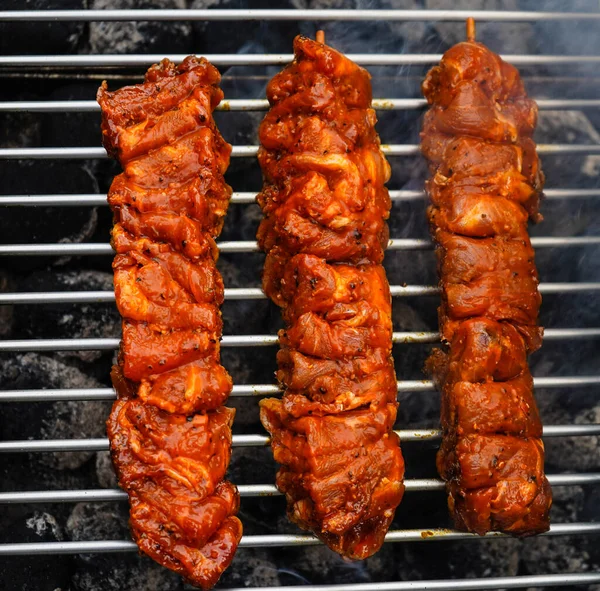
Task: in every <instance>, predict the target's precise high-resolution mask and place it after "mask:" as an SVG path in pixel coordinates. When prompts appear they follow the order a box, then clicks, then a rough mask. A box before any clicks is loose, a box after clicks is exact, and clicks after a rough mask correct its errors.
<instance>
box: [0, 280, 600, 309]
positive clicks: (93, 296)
mask: <svg viewBox="0 0 600 591" xmlns="http://www.w3.org/2000/svg"><path fill="white" fill-rule="evenodd" d="M539 290H540V293H541V294H558V293H581V292H586V291H600V282H596V283H593V282H588V283H583V282H580V283H540V285H539ZM439 291H440V289H439V287H437V286H436V285H390V293H391V295H392V297H413V296H429V295H437V294H438V293H439ZM225 299H226V300H264V299H266V296H265V294H264V292H263V290H262V289H261V288H260V287H233V288H226V289H225ZM114 301H115V293H114V292H113V291H39V292H37V291H36V292H14V293H0V305H3V304H11V305H16V304H83V303H85V304H87V303H110V302H114Z"/></svg>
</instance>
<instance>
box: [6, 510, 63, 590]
mask: <svg viewBox="0 0 600 591" xmlns="http://www.w3.org/2000/svg"><path fill="white" fill-rule="evenodd" d="M5 513H7V514H6V515H3V516H2V517H0V524H1V525H2V534H3V540H2V541H3V542H4V543H11V542H13V541H15V540H18V541H20V542H30V543H39V542H60V541H63V540H64V539H65V536H64V531H63V528H62V527H61V525H60V523H59V520H57V518H56V517H55V515H53V514H52V513H48V512H46V511H31V512H29V511H24V512H21V513H20V514H18V516H17V517H14V516H12V515H8V513H9V512H5ZM69 566H70V559H69V558H68V557H67V558H66V559H64V560H59V561H57V560H56V558H55V557H53V556H36V558H35V560H32V557H31V556H12V557H11V558H10V560H7V559H4V560H2V561H0V588H2V589H6V591H40V590H41V589H44V590H45V589H57V588H63V589H68V585H69V579H70V575H69ZM8 581H11V584H12V587H8V586H2V583H4V584H8V583H7V582H8ZM42 585H43V586H42Z"/></svg>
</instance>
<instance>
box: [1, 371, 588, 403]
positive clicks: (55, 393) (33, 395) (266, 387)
mask: <svg viewBox="0 0 600 591" xmlns="http://www.w3.org/2000/svg"><path fill="white" fill-rule="evenodd" d="M533 383H534V385H535V387H536V388H584V387H589V386H598V385H600V376H564V377H563V376H556V377H545V378H533ZM397 386H398V392H435V386H434V385H433V382H432V381H431V380H402V381H399V382H397ZM280 392H281V389H280V388H279V387H278V386H276V385H273V384H250V385H236V386H233V390H232V392H231V396H232V397H234V398H242V397H253V396H272V395H276V394H279V393H280ZM115 399H116V394H115V391H114V390H113V389H112V388H68V389H56V390H4V391H0V402H53V401H57V400H115Z"/></svg>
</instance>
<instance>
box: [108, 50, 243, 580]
mask: <svg viewBox="0 0 600 591" xmlns="http://www.w3.org/2000/svg"><path fill="white" fill-rule="evenodd" d="M219 81H220V75H219V73H218V71H217V70H216V68H214V67H213V66H212V65H211V64H209V63H208V62H207V61H206V60H205V59H197V58H195V57H188V58H186V59H185V60H184V61H183V63H182V64H181V65H179V66H175V65H174V64H173V63H171V62H169V61H168V60H163V61H162V62H161V63H160V64H158V65H155V66H152V67H151V68H150V69H149V70H148V73H147V74H146V79H145V82H144V83H143V84H138V85H136V86H130V87H125V88H121V89H120V90H117V91H115V92H109V91H108V90H107V89H106V83H104V84H103V85H102V87H101V88H100V90H99V91H98V102H99V103H100V106H101V108H102V136H103V142H104V146H105V147H106V150H107V151H108V153H109V154H110V155H111V156H113V157H114V158H116V159H117V160H118V161H119V162H120V164H121V166H122V167H123V173H121V174H120V175H119V176H117V177H116V178H115V179H114V181H113V183H112V186H111V188H110V191H109V193H108V202H109V204H110V206H111V209H112V211H113V213H114V218H115V225H114V228H113V230H112V245H113V247H114V249H115V251H116V253H117V254H116V256H115V259H114V262H113V269H114V280H115V294H116V301H117V307H118V309H119V312H120V314H121V316H122V317H123V339H122V342H121V349H120V352H119V357H118V363H117V365H115V366H114V368H113V371H112V380H113V384H114V387H115V389H116V391H117V396H118V399H117V401H116V402H115V404H114V406H113V409H112V412H111V415H110V418H109V420H108V423H107V429H108V436H109V439H110V448H111V454H112V459H113V463H114V465H115V468H116V471H117V474H118V477H119V483H120V485H121V487H122V488H123V489H125V491H127V494H128V495H129V502H130V505H131V513H130V525H131V530H132V534H133V537H134V539H135V541H136V543H137V544H138V546H139V548H140V550H141V551H142V552H144V553H145V554H148V555H149V556H150V557H152V558H153V559H154V560H156V561H157V562H158V563H160V564H162V565H163V566H166V567H167V568H170V569H171V570H174V571H176V572H178V573H180V574H181V575H183V576H184V577H185V578H186V579H187V580H188V581H189V582H190V583H192V584H194V585H197V586H200V587H202V588H203V589H208V588H210V587H212V586H213V585H214V584H215V583H216V582H217V580H218V579H219V577H220V575H221V573H222V572H223V571H224V570H225V568H227V566H228V565H229V563H230V562H231V560H232V558H233V555H234V553H235V550H236V548H237V545H238V543H239V541H240V539H241V535H242V526H241V523H240V521H239V520H238V519H237V517H235V514H236V513H237V510H238V507H239V495H238V492H237V489H236V487H235V486H234V485H233V484H231V483H230V482H227V481H226V480H224V476H225V472H226V470H227V466H228V464H229V458H230V455H231V424H232V422H233V417H234V414H235V411H234V410H232V409H229V408H226V407H224V406H222V404H223V403H224V402H225V401H226V400H227V397H228V396H229V393H230V392H231V388H232V382H231V378H230V377H229V375H228V374H227V372H226V371H225V369H224V368H223V367H222V366H221V365H220V362H219V339H220V337H221V325H222V322H221V313H220V310H219V306H220V305H221V303H222V301H223V281H222V279H221V276H220V275H219V272H218V271H217V269H216V265H215V263H216V258H217V255H218V252H217V247H216V245H215V242H214V238H215V237H216V236H217V235H218V234H219V233H220V231H221V227H222V225H223V217H224V215H225V212H226V209H227V206H228V203H229V199H230V196H231V188H230V187H229V186H228V185H227V184H226V183H225V181H224V179H223V174H224V172H225V170H226V169H227V166H228V164H229V154H230V152H231V147H230V146H229V145H228V144H227V143H225V141H224V140H223V138H222V137H221V135H220V134H219V132H218V130H217V128H216V126H215V123H214V121H213V118H212V111H213V109H214V108H215V107H216V106H217V105H218V103H219V102H220V101H221V99H222V98H223V93H222V91H221V89H220V88H219Z"/></svg>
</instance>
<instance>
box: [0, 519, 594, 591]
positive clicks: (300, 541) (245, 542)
mask: <svg viewBox="0 0 600 591" xmlns="http://www.w3.org/2000/svg"><path fill="white" fill-rule="evenodd" d="M599 533H600V523H556V524H554V525H551V526H550V530H549V531H547V532H545V533H543V534H540V535H542V536H563V535H594V534H595V535H597V534H599ZM502 537H506V535H505V534H501V533H498V532H491V533H489V534H486V535H485V536H478V535H477V534H469V533H465V532H459V531H455V530H449V529H437V528H434V529H406V530H392V531H390V532H388V534H387V535H386V537H385V541H386V542H442V541H444V542H445V541H455V540H481V539H483V538H502ZM319 544H321V542H320V541H319V540H318V539H317V538H315V537H313V536H310V535H302V534H300V535H298V534H264V535H254V536H244V537H243V538H242V540H241V542H240V548H264V547H282V546H317V545H319ZM137 551H138V547H137V545H136V544H135V543H134V542H132V541H125V540H98V541H89V542H88V541H85V542H33V543H19V544H0V556H33V555H40V554H98V553H99V554H103V553H107V552H137ZM568 576H569V575H566V574H560V575H556V577H560V580H561V581H562V582H563V584H564V581H566V580H567V579H566V577H568ZM581 576H582V575H581ZM597 576H598V579H600V575H597ZM515 578H516V577H510V578H507V580H511V581H512V580H514V579H515ZM480 580H481V579H480ZM484 580H485V579H484ZM594 580H597V579H594ZM471 581H472V582H478V580H477V579H471ZM382 584H383V583H377V585H382ZM502 586H503V587H504V586H506V585H502ZM528 586H529V584H528ZM408 588H409V589H410V588H411V587H408ZM430 588H431V587H421V589H430ZM458 588H459V589H462V588H465V587H458ZM468 588H469V589H480V588H481V587H473V586H472V587H468ZM484 588H485V587H484ZM492 588H493V587H492ZM265 589H268V587H265ZM299 589H300V590H302V589H303V587H299ZM451 589H456V587H451Z"/></svg>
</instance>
